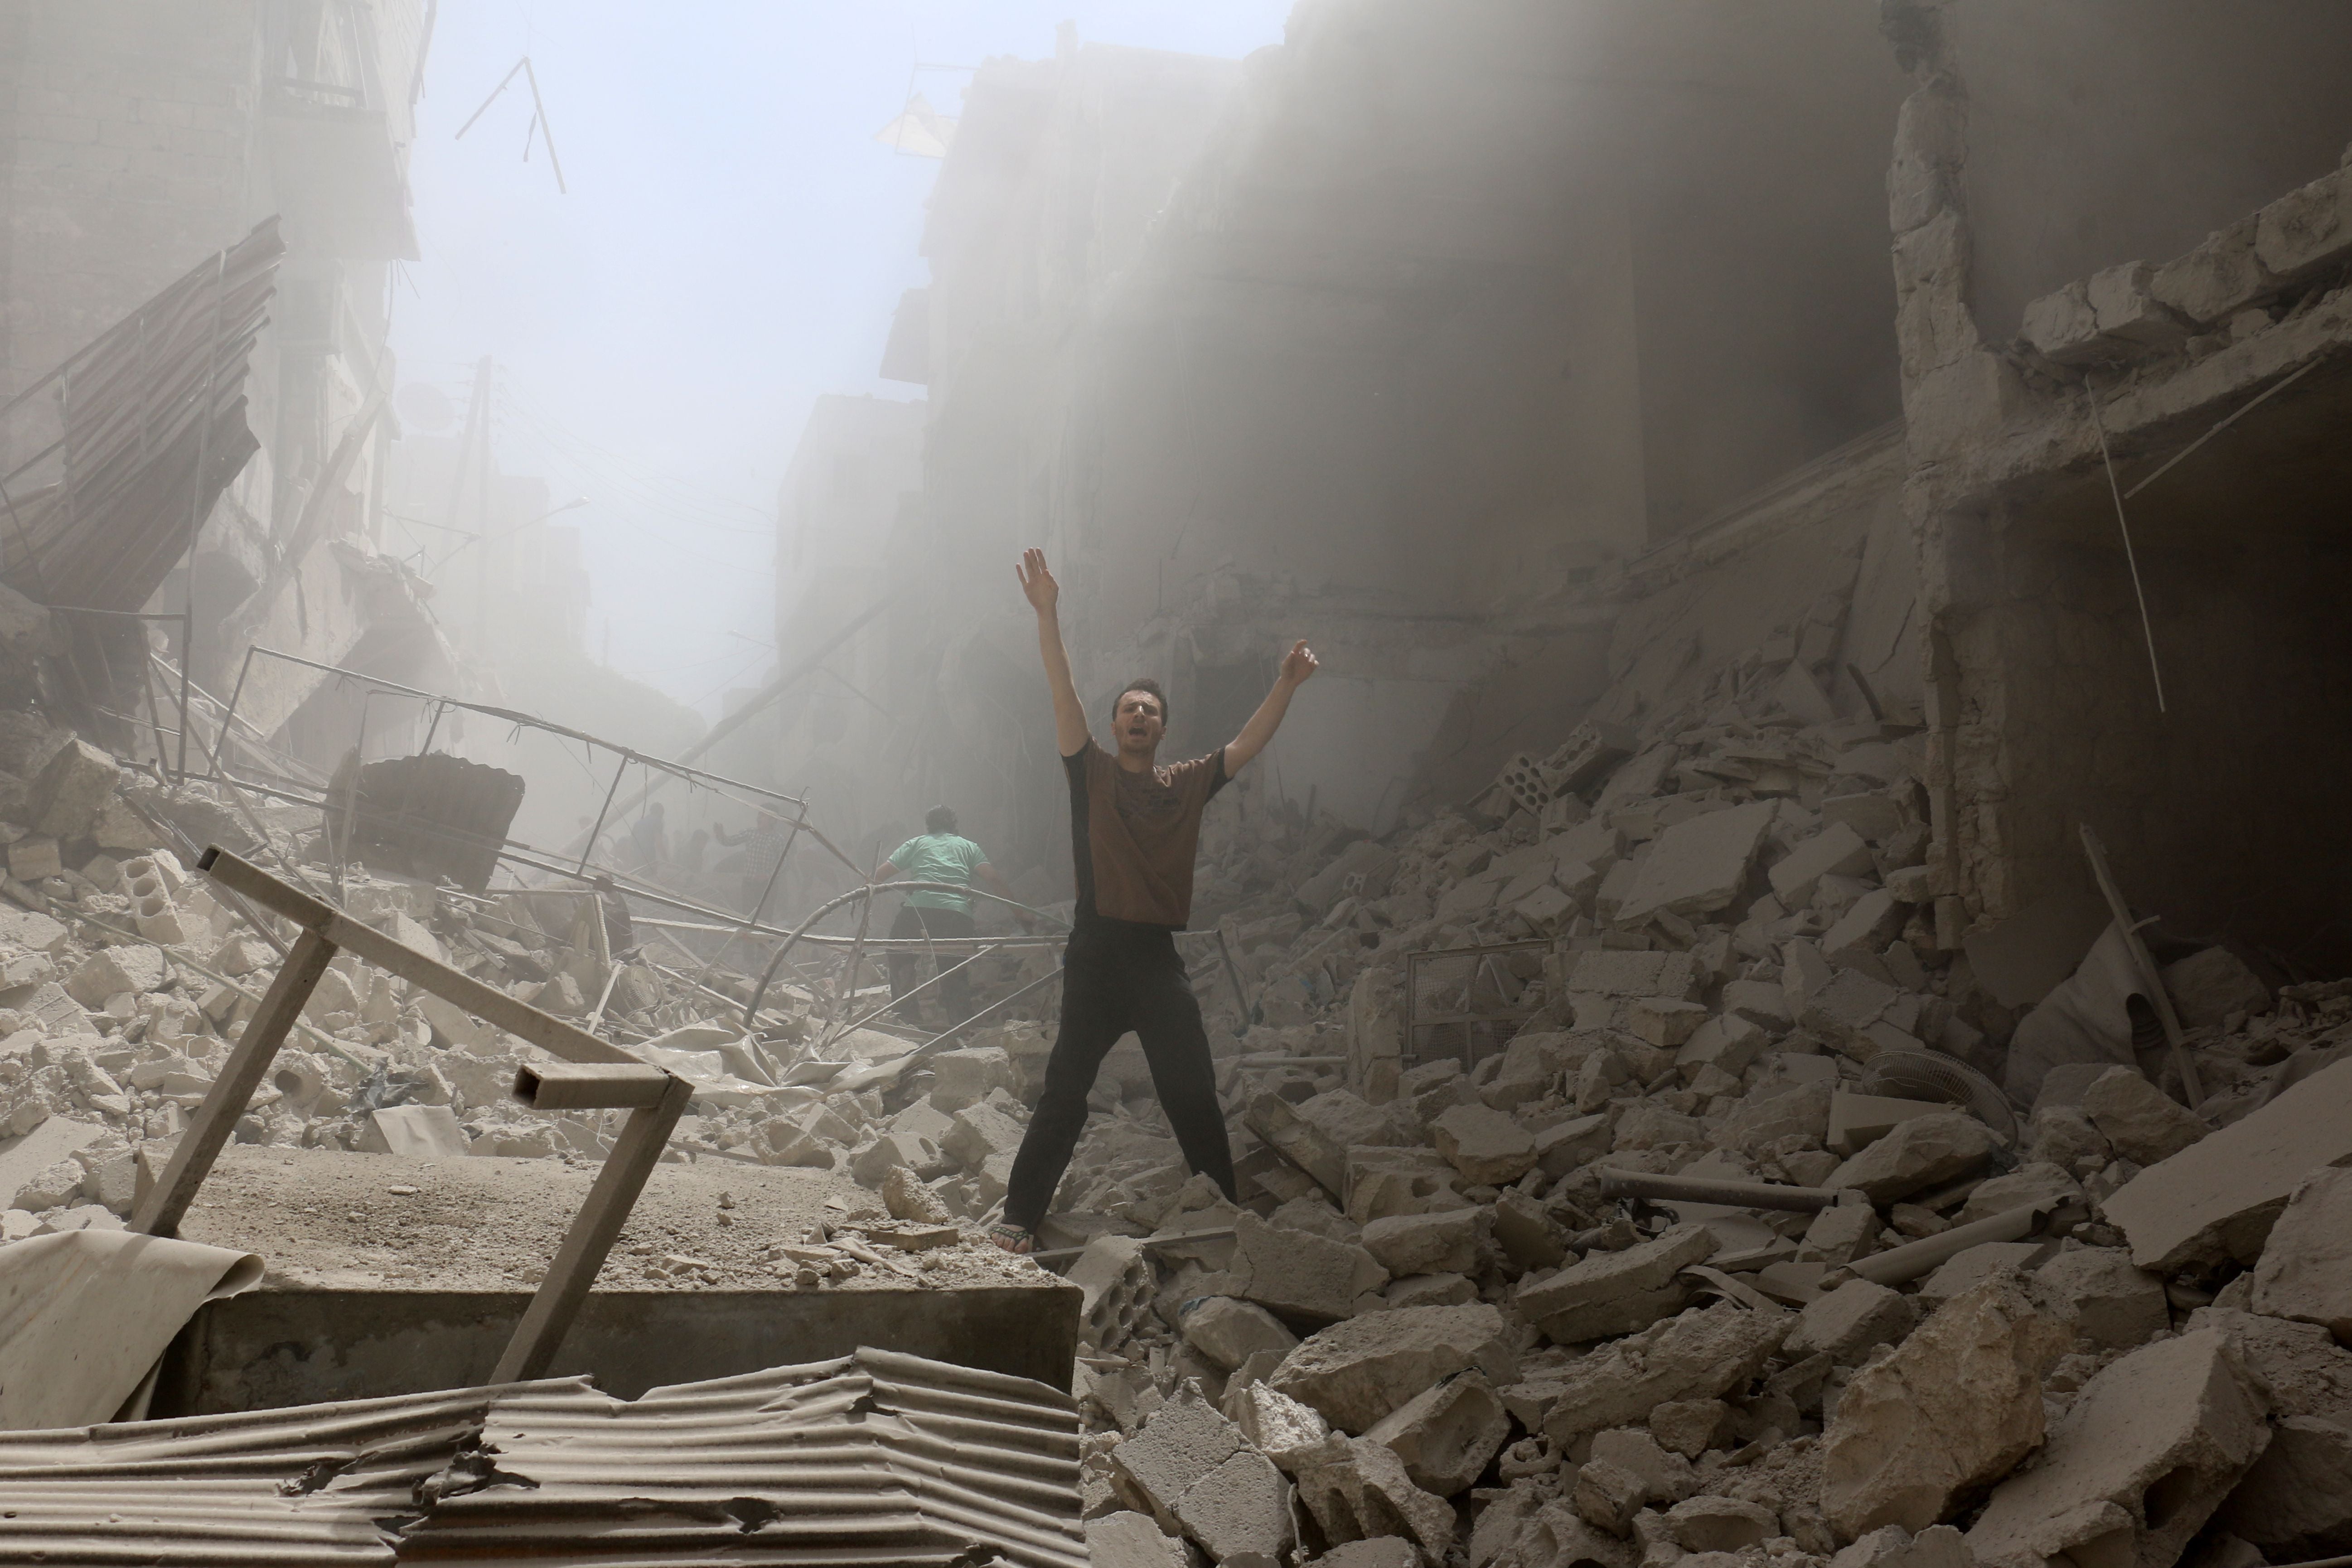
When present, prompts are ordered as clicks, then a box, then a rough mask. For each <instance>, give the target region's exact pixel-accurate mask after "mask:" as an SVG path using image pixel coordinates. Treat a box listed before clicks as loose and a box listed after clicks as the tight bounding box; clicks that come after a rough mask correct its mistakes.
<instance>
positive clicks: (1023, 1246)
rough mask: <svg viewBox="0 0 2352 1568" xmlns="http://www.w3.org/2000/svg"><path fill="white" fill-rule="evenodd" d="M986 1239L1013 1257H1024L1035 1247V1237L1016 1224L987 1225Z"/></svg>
mask: <svg viewBox="0 0 2352 1568" xmlns="http://www.w3.org/2000/svg"><path fill="white" fill-rule="evenodd" d="M988 1239H989V1240H991V1241H992V1242H994V1243H996V1245H997V1246H999V1247H1003V1249H1004V1250H1005V1251H1007V1252H1009V1253H1011V1254H1013V1257H1015V1258H1026V1257H1028V1256H1029V1254H1030V1253H1031V1252H1032V1251H1033V1250H1034V1249H1035V1247H1036V1246H1037V1237H1035V1236H1034V1234H1032V1233H1031V1232H1029V1231H1025V1230H1024V1229H1022V1228H1021V1227H1020V1226H1017V1225H992V1226H989V1227H988Z"/></svg>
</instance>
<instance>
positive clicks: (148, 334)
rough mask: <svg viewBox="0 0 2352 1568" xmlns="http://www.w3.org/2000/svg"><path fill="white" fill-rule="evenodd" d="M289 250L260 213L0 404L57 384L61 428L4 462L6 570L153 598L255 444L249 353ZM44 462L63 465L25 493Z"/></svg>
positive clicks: (87, 596)
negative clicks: (8, 469)
mask: <svg viewBox="0 0 2352 1568" xmlns="http://www.w3.org/2000/svg"><path fill="white" fill-rule="evenodd" d="M285 253H286V247H285V244H284V242H283V241H281V240H280V239H279V238H278V226H277V223H276V220H274V219H273V220H271V221H269V222H268V223H264V224H263V225H261V226H259V227H257V228H256V229H255V230H254V231H253V233H252V234H250V235H249V236H247V237H246V238H245V239H244V240H242V241H240V242H239V243H238V244H236V245H234V246H232V247H229V248H228V249H226V250H225V251H222V252H220V253H219V254H218V255H216V256H213V257H209V258H205V261H204V262H203V263H202V264H200V265H199V266H197V267H196V268H194V270H192V271H190V272H189V273H188V274H187V275H186V276H184V277H183V278H182V279H179V281H177V282H175V283H173V285H172V286H171V287H169V288H167V289H164V290H163V292H162V293H160V294H157V295H156V296H155V297H154V298H153V299H152V300H148V301H147V303H145V304H144V305H142V306H141V307H140V308H139V309H138V310H136V311H134V312H132V313H131V316H130V317H128V318H127V319H125V320H123V321H119V322H117V323H116V324H115V325H114V326H112V327H110V328H109V329H107V331H106V332H105V333H104V334H103V335H102V336H100V338H99V339H97V341H96V342H92V343H91V344H90V345H89V347H88V348H86V349H84V350H82V351H81V352H80V353H77V354H76V355H75V356H74V357H73V358H72V359H71V360H69V361H68V362H67V363H65V364H64V365H61V366H59V367H58V370H56V371H55V372H52V373H51V374H49V375H47V376H45V377H44V378H43V379H42V380H41V381H39V382H37V383H35V384H34V385H32V386H31V387H28V388H26V391H25V392H24V393H21V394H19V395H17V397H16V398H15V399H13V400H12V401H11V403H10V405H9V406H8V408H7V409H5V410H0V414H5V413H12V412H15V411H16V410H18V409H19V408H37V407H40V406H41V405H42V404H43V403H45V402H46V399H41V400H39V401H38V402H37V401H36V400H35V395H36V394H39V393H42V391H43V389H44V388H47V387H49V386H51V385H52V384H54V386H55V387H56V389H57V392H58V403H59V404H60V405H62V421H61V424H60V425H59V426H58V436H57V437H56V439H55V440H54V441H51V442H49V443H47V445H46V446H44V447H42V449H41V450H39V451H38V452H37V453H34V454H33V455H32V456H31V457H29V458H27V459H26V461H25V462H24V464H23V465H22V466H21V467H19V468H17V469H16V472H14V473H11V474H9V475H8V476H7V479H8V481H9V484H8V493H9V496H10V498H11V499H12V500H13V501H14V503H15V504H14V507H13V509H12V510H10V512H9V514H8V515H7V517H6V518H5V521H6V523H7V531H6V532H5V536H0V537H5V553H0V579H5V581H6V582H7V583H8V584H9V585H10V586H12V587H14V588H16V590H17V591H18V592H20V593H22V594H25V595H27V596H29V597H31V598H33V599H36V600H38V601H39V602H41V603H42V604H47V605H82V606H87V607H90V608H96V609H111V610H135V609H137V608H139V607H140V606H141V605H143V604H145V603H146V602H147V599H148V597H149V595H152V594H153V593H154V591H155V590H156V588H157V587H158V586H160V585H161V584H162V583H163V579H164V577H165V576H166V575H168V574H170V572H171V570H172V567H173V563H176V562H177V561H178V560H179V559H180V557H181V555H182V554H183V553H184V552H185V551H186V549H187V545H188V539H189V531H190V525H191V522H192V521H194V520H196V519H201V518H202V517H204V516H205V514H206V513H208V512H209V511H211V510H212V506H213V502H214V500H215V499H216V498H217V497H218V496H219V495H220V492H221V491H222V489H225V488H226V486H227V484H228V482H229V481H230V480H231V479H235V478H236V473H237V470H238V469H240V468H244V467H245V464H246V460H247V458H250V457H252V455H253V453H254V451H255V450H256V449H257V444H256V442H255V441H254V438H253V433H252V431H251V430H250V429H248V428H247V425H246V418H245V377H246V366H247V358H248V356H249V355H250V353H251V352H252V348H253V342H254V339H255V337H256V336H257V335H258V334H259V332H260V331H261V328H262V324H263V322H264V321H265V320H266V318H267V315H268V309H269V301H270V299H271V296H272V295H273V294H274V293H275V292H276V290H277V287H278V259H279V258H281V257H282V256H284V255H285ZM17 449H21V447H19V448H17ZM199 455H201V457H202V460H203V468H204V471H203V472H202V473H199V472H198V471H197V468H198V458H199ZM44 465H46V466H47V468H48V469H51V470H54V471H55V472H56V473H57V475H58V477H57V478H56V479H54V480H53V481H51V482H48V483H47V484H46V485H43V486H42V488H40V489H35V490H32V491H30V492H29V493H28V492H27V490H26V485H27V484H39V483H40V481H41V478H42V474H41V472H40V470H41V469H42V468H43V466H44ZM192 509H193V510H192Z"/></svg>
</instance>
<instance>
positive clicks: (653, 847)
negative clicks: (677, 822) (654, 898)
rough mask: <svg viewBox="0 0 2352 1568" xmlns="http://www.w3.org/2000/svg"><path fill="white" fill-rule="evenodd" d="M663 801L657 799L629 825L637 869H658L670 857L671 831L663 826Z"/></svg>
mask: <svg viewBox="0 0 2352 1568" xmlns="http://www.w3.org/2000/svg"><path fill="white" fill-rule="evenodd" d="M662 815H663V814H662V803H661V802H659V801H656V802H654V803H653V804H652V805H649V806H647V807H646V809H645V812H644V814H643V815H641V816H639V817H638V818H637V820H636V821H635V822H634V823H632V824H631V825H630V826H629V843H630V846H631V847H632V848H634V849H635V851H636V858H637V863H636V867H635V868H636V869H637V870H640V871H653V870H657V869H659V868H660V866H661V863H662V862H663V861H665V860H667V859H668V858H669V833H668V831H667V829H665V828H664V827H663V826H662Z"/></svg>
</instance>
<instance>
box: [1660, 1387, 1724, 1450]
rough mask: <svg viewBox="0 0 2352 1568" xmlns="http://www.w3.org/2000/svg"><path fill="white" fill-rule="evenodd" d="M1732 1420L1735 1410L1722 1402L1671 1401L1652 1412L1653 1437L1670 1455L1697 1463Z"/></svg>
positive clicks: (1702, 1400)
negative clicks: (1694, 1460)
mask: <svg viewBox="0 0 2352 1568" xmlns="http://www.w3.org/2000/svg"><path fill="white" fill-rule="evenodd" d="M1730 1419H1731V1406H1730V1405H1726V1404H1725V1403H1724V1402H1723V1401H1722V1400H1720V1399H1669V1400H1667V1401H1666V1402H1665V1403H1664V1404H1663V1405H1658V1406H1657V1407H1656V1408H1654V1409H1653V1410H1652V1411H1651V1412H1650V1434H1651V1436H1654V1437H1655V1438H1656V1439H1657V1441H1658V1445H1659V1447H1662V1448H1664V1449H1665V1450H1666V1451H1667V1452H1668V1453H1672V1454H1678V1455H1680V1456H1681V1457H1682V1458H1685V1459H1696V1458H1698V1457H1699V1456H1700V1455H1701V1454H1704V1453H1706V1451H1707V1449H1709V1448H1711V1447H1714V1446H1715V1440H1716V1438H1717V1437H1718V1436H1721V1435H1722V1432H1723V1429H1724V1426H1725V1424H1726V1423H1727V1422H1728V1421H1729V1420H1730Z"/></svg>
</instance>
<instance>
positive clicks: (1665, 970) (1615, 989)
mask: <svg viewBox="0 0 2352 1568" xmlns="http://www.w3.org/2000/svg"><path fill="white" fill-rule="evenodd" d="M1571 957H1572V958H1573V960H1574V963H1573V966H1572V967H1571V968H1570V971H1569V975H1568V990H1569V991H1570V993H1572V994H1591V995H1595V996H1678V997H1681V998H1682V999H1683V1000H1685V1001H1691V1000H1694V999H1695V998H1696V993H1697V991H1698V985H1699V974H1698V964H1697V963H1696V960H1694V959H1693V958H1692V957H1691V955H1690V954H1689V953H1687V952H1628V951H1625V950H1622V949H1618V948H1596V949H1594V950H1593V951H1591V952H1579V953H1575V954H1572V955H1571Z"/></svg>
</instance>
